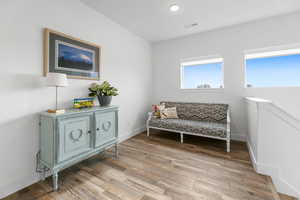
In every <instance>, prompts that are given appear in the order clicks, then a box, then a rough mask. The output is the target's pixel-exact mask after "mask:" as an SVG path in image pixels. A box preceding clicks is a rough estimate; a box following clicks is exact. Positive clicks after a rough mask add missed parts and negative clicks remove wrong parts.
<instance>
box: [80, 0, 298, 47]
mask: <svg viewBox="0 0 300 200" xmlns="http://www.w3.org/2000/svg"><path fill="white" fill-rule="evenodd" d="M81 1H82V2H83V3H85V4H86V5H88V6H90V7H91V8H93V9H95V10H96V11H98V12H101V13H102V14H104V15H106V16H107V17H109V18H111V19H112V20H114V21H115V22H117V23H119V24H120V25H122V26H123V27H125V28H127V29H129V30H130V31H131V32H133V33H136V34H137V35H139V36H141V37H143V38H145V39H147V40H149V41H152V42H156V41H160V40H168V39H172V38H176V37H181V36H185V35H190V34H194V33H198V32H203V31H208V30H212V29H217V28H221V27H226V26H230V25H234V24H240V23H245V22H249V21H253V20H258V19H262V18H267V17H271V16H276V15H282V14H286V13H291V12H295V11H297V10H300V0H81ZM174 3H176V4H178V5H179V6H180V10H179V11H178V12H176V13H171V12H170V11H169V6H170V5H172V4H174ZM193 23H198V25H197V26H194V27H190V28H187V27H186V26H189V25H191V24H193Z"/></svg>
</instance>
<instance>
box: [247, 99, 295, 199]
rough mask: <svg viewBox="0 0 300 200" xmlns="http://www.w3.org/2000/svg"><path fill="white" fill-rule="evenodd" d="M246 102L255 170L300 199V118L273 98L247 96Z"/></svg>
mask: <svg viewBox="0 0 300 200" xmlns="http://www.w3.org/2000/svg"><path fill="white" fill-rule="evenodd" d="M246 105H247V106H246V107H247V113H248V122H249V126H248V127H249V129H248V141H247V142H248V147H249V151H250V156H251V159H252V163H253V166H254V168H255V170H256V171H257V172H258V173H261V174H266V175H269V176H271V177H272V180H273V182H274V184H275V186H276V189H277V191H278V192H281V193H284V194H289V195H291V196H295V197H297V198H300V173H299V165H300V160H299V159H297V157H298V156H299V154H300V146H299V140H300V121H299V120H297V119H296V118H294V117H292V116H291V115H289V114H288V113H286V112H285V111H284V110H282V109H280V108H279V107H277V106H276V105H275V104H273V103H272V102H271V101H266V100H263V99H256V98H247V99H246ZM295 158H296V159H295Z"/></svg>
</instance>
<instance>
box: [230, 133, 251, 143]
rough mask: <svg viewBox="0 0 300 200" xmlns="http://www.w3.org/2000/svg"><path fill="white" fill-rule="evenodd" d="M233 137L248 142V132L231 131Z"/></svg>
mask: <svg viewBox="0 0 300 200" xmlns="http://www.w3.org/2000/svg"><path fill="white" fill-rule="evenodd" d="M230 136H231V139H232V140H235V141H242V142H246V141H247V139H246V134H241V133H231V135H230Z"/></svg>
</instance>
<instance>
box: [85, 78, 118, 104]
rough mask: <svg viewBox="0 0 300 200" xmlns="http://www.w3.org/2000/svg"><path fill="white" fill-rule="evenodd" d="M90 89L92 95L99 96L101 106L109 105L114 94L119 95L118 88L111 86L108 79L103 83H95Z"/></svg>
mask: <svg viewBox="0 0 300 200" xmlns="http://www.w3.org/2000/svg"><path fill="white" fill-rule="evenodd" d="M89 91H90V93H89V96H90V97H96V96H97V97H98V100H99V104H100V106H109V105H110V102H111V99H112V96H117V95H118V89H117V88H115V87H113V86H111V85H110V83H109V82H107V81H104V82H103V83H102V84H98V83H93V84H92V85H91V87H90V88H89Z"/></svg>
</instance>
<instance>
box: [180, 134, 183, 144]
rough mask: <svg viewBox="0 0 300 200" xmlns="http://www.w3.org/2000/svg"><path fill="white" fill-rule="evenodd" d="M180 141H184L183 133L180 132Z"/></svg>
mask: <svg viewBox="0 0 300 200" xmlns="http://www.w3.org/2000/svg"><path fill="white" fill-rule="evenodd" d="M180 143H181V144H182V143H183V133H180Z"/></svg>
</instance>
